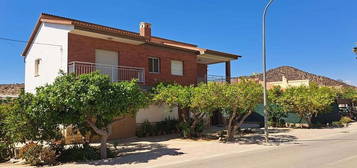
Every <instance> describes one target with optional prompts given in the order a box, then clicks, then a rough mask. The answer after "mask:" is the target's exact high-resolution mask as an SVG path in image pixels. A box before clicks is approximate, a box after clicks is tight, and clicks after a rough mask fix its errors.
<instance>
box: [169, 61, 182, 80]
mask: <svg viewBox="0 0 357 168" xmlns="http://www.w3.org/2000/svg"><path fill="white" fill-rule="evenodd" d="M171 74H172V75H179V76H183V62H182V61H177V60H171Z"/></svg>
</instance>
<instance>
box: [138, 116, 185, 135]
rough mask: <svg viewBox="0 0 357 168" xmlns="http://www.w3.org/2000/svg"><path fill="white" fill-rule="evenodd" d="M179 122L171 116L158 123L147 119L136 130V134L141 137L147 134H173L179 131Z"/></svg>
mask: <svg viewBox="0 0 357 168" xmlns="http://www.w3.org/2000/svg"><path fill="white" fill-rule="evenodd" d="M178 123H179V121H178V120H176V119H170V118H166V119H165V120H163V121H160V122H157V123H156V124H153V123H150V122H149V121H148V120H146V121H144V122H143V123H142V124H141V125H140V126H139V127H138V129H137V130H136V136H137V137H139V138H140V137H145V136H154V135H162V134H171V133H174V132H177V126H178Z"/></svg>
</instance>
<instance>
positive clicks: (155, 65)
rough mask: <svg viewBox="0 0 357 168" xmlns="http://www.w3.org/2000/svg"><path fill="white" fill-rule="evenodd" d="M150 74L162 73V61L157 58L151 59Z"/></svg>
mask: <svg viewBox="0 0 357 168" xmlns="http://www.w3.org/2000/svg"><path fill="white" fill-rule="evenodd" d="M149 72H151V73H159V72H160V59H159V58H156V57H150V58H149Z"/></svg>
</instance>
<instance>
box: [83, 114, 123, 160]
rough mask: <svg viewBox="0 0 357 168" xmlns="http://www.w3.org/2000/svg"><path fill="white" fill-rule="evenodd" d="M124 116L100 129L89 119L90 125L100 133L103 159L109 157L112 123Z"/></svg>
mask: <svg viewBox="0 0 357 168" xmlns="http://www.w3.org/2000/svg"><path fill="white" fill-rule="evenodd" d="M122 119H123V118H120V119H116V120H114V121H113V122H111V123H109V124H108V125H107V127H106V128H103V129H100V128H98V127H97V126H96V125H95V123H93V121H92V120H90V119H88V120H87V123H88V125H89V126H90V127H91V128H92V129H93V130H94V131H95V132H96V133H97V134H98V135H100V138H101V139H100V142H101V144H100V145H101V146H100V157H101V159H106V158H107V140H108V137H109V136H110V135H111V134H112V124H113V123H114V122H116V121H119V120H122Z"/></svg>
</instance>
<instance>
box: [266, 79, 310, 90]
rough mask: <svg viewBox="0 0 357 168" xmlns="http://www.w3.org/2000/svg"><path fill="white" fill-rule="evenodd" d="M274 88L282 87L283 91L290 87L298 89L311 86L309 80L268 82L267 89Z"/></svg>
mask: <svg viewBox="0 0 357 168" xmlns="http://www.w3.org/2000/svg"><path fill="white" fill-rule="evenodd" d="M274 86H280V87H281V88H282V89H286V88H288V87H296V86H309V80H291V81H288V80H282V81H278V82H268V83H267V88H269V89H270V88H273V87H274Z"/></svg>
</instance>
